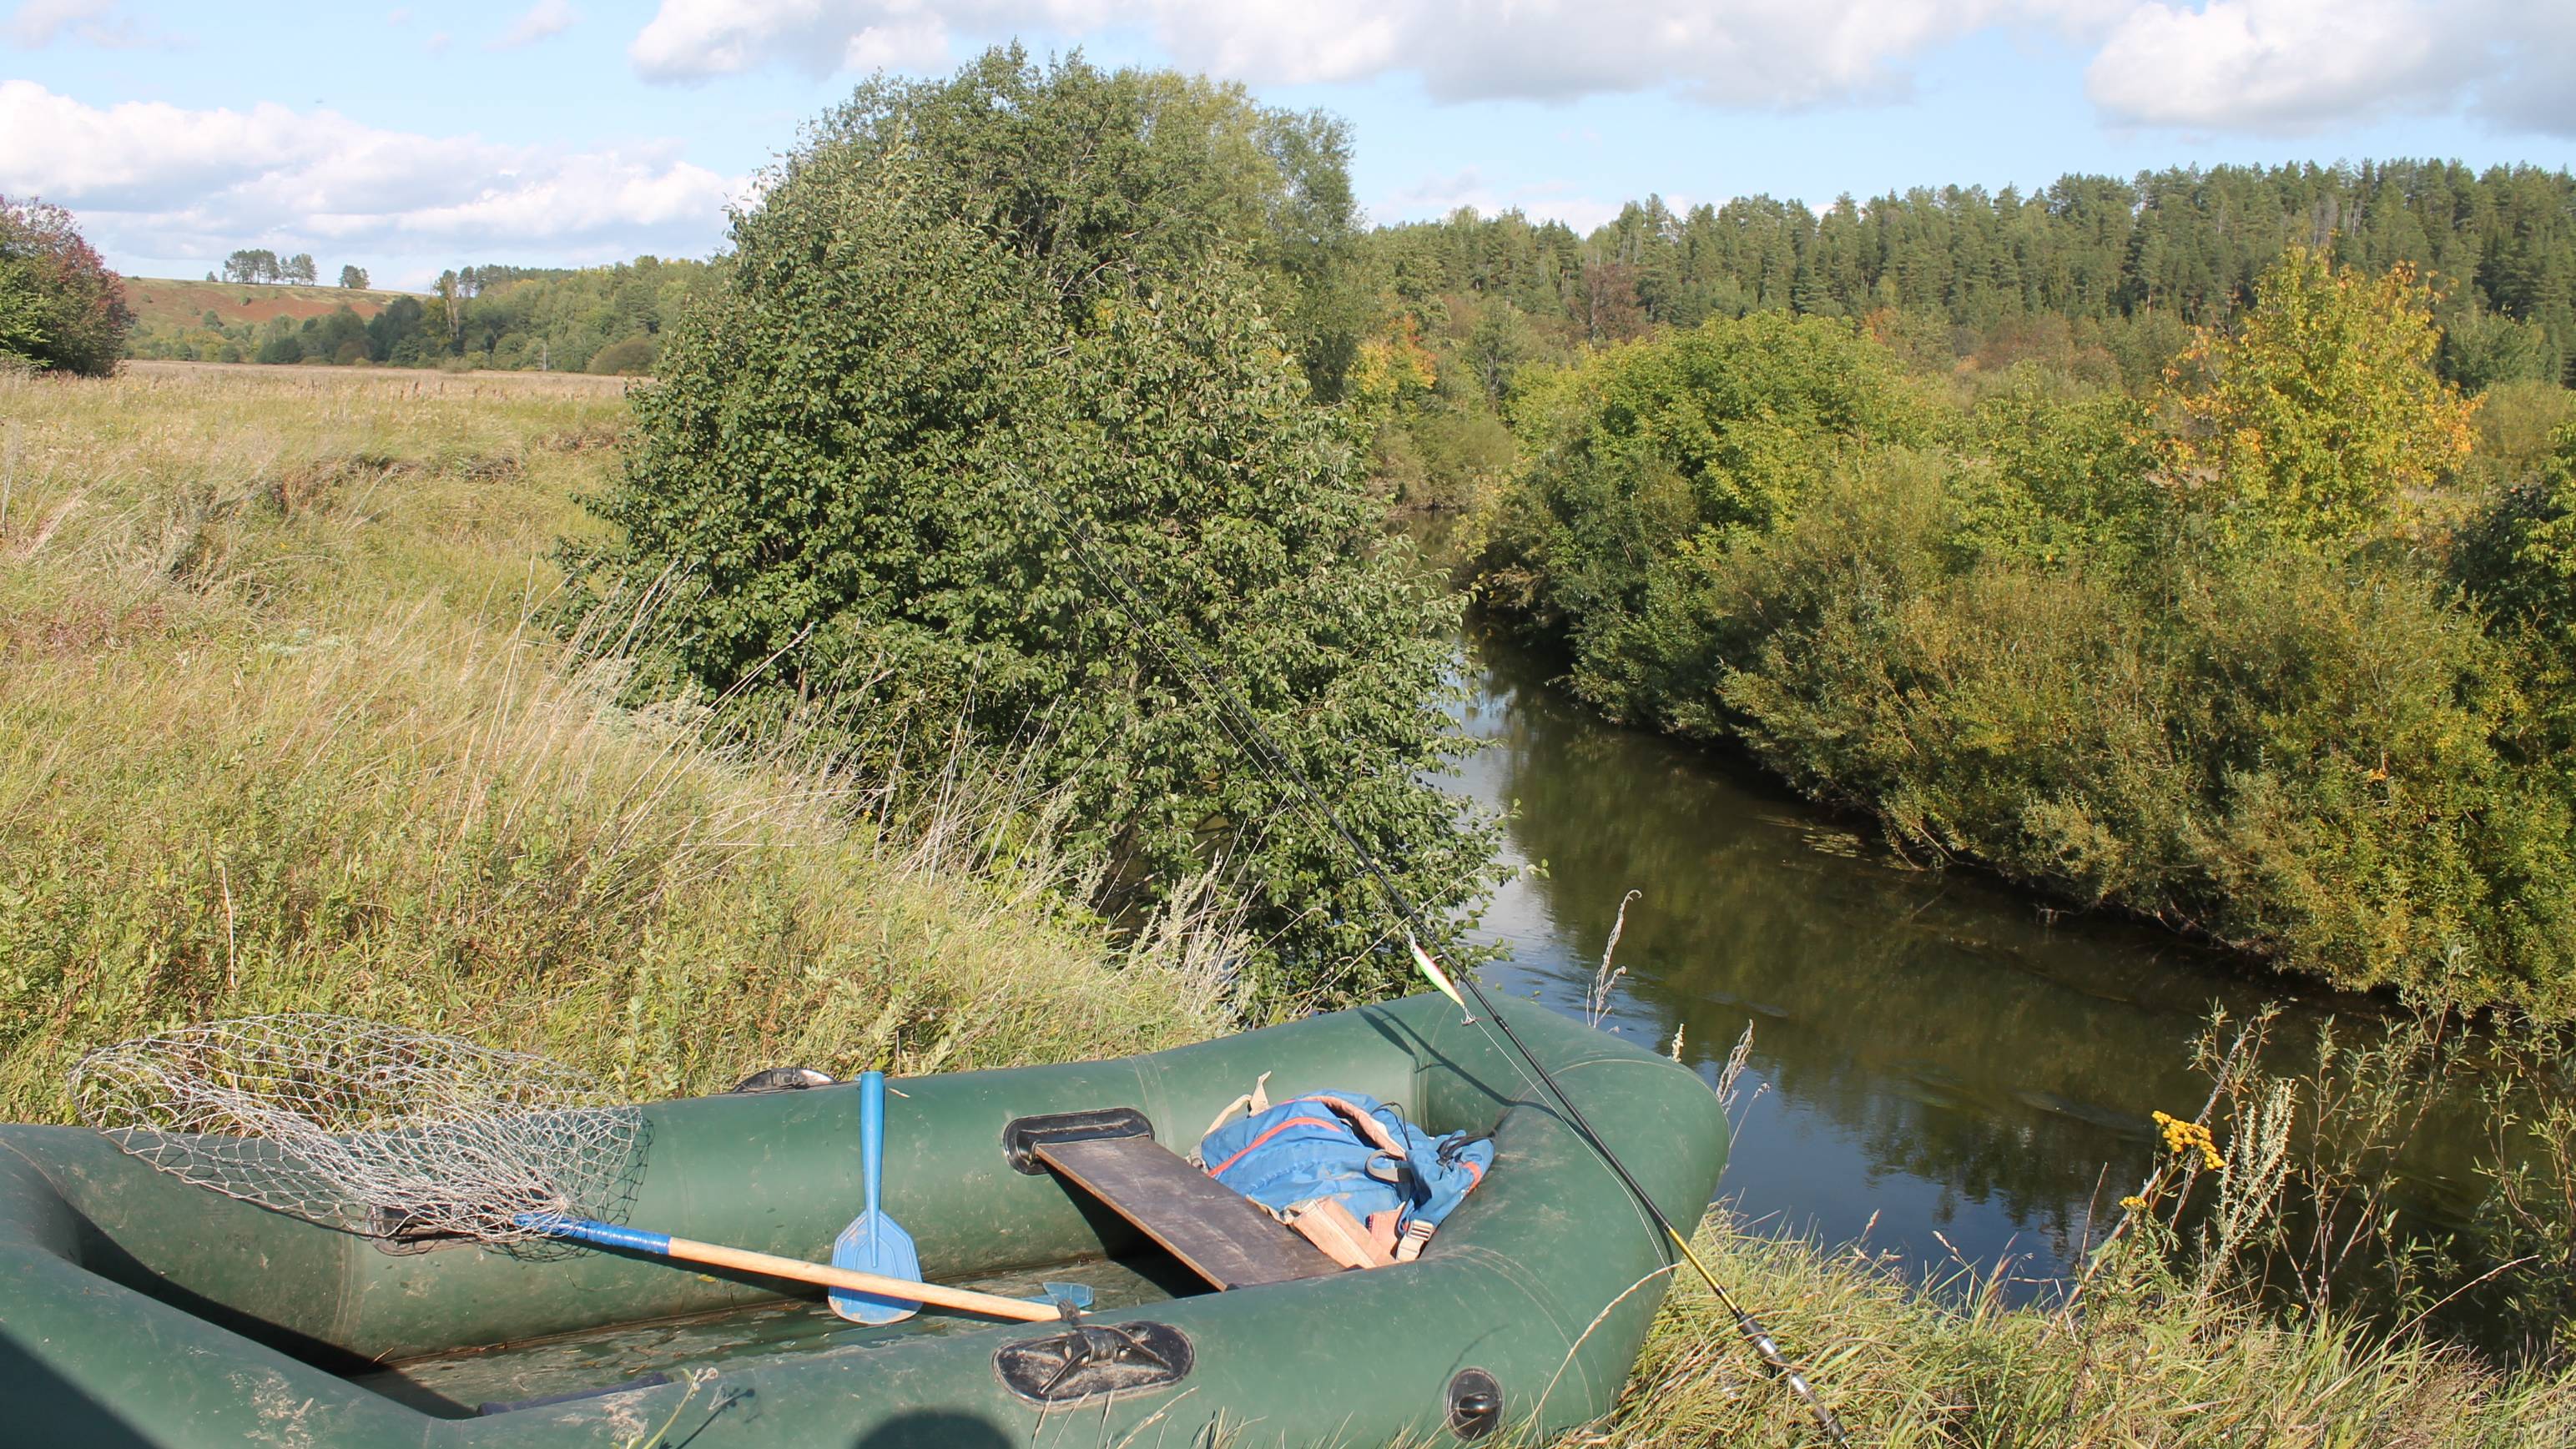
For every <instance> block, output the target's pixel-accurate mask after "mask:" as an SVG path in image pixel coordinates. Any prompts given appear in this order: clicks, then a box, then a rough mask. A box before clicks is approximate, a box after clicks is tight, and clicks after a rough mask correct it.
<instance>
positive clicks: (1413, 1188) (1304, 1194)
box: [1198, 1088, 1494, 1243]
mask: <svg viewBox="0 0 2576 1449" xmlns="http://www.w3.org/2000/svg"><path fill="white" fill-rule="evenodd" d="M1257 1093H1258V1089H1257V1088H1256V1095H1252V1096H1248V1097H1245V1098H1243V1099H1241V1100H1240V1101H1239V1102H1238V1103H1237V1104H1236V1105H1237V1106H1238V1107H1241V1108H1244V1109H1247V1111H1248V1113H1249V1115H1246V1116H1242V1117H1236V1116H1235V1115H1234V1109H1233V1108H1229V1109H1228V1110H1227V1112H1226V1114H1225V1117H1224V1118H1221V1119H1220V1120H1219V1122H1218V1125H1216V1126H1215V1127H1213V1128H1212V1129H1210V1130H1209V1132H1208V1134H1207V1136H1206V1137H1205V1138H1203V1139H1201V1140H1200V1142H1199V1152H1198V1160H1199V1162H1200V1163H1201V1164H1202V1165H1203V1166H1205V1167H1206V1168H1207V1172H1208V1176H1210V1177H1213V1178H1215V1179H1216V1180H1217V1181H1219V1182H1221V1183H1224V1184H1225V1185H1226V1186H1228V1187H1230V1188H1233V1189H1234V1190H1235V1191H1236V1192H1239V1193H1241V1194H1243V1195H1244V1196H1245V1197H1248V1198H1250V1199H1252V1200H1253V1201H1254V1202H1257V1203H1259V1204H1261V1205H1262V1206H1263V1207H1265V1208H1268V1209H1269V1210H1270V1211H1271V1212H1272V1213H1274V1214H1285V1213H1287V1212H1288V1211H1289V1210H1290V1209H1291V1208H1296V1207H1301V1206H1303V1205H1304V1204H1307V1203H1310V1202H1313V1201H1314V1200H1316V1199H1317V1198H1334V1199H1337V1200H1339V1201H1340V1202H1341V1204H1342V1206H1343V1207H1345V1208H1348V1209H1349V1210H1350V1213H1351V1216H1353V1217H1355V1218H1358V1219H1359V1220H1361V1221H1362V1222H1367V1221H1368V1220H1369V1219H1371V1218H1374V1217H1376V1216H1377V1215H1378V1214H1380V1213H1386V1212H1392V1213H1395V1214H1396V1215H1397V1217H1396V1227H1397V1229H1398V1230H1399V1231H1401V1230H1403V1229H1408V1228H1415V1225H1416V1224H1420V1225H1421V1226H1420V1227H1419V1228H1416V1229H1415V1234H1416V1239H1417V1243H1418V1240H1419V1238H1420V1237H1421V1236H1427V1235H1428V1234H1429V1232H1430V1230H1431V1229H1432V1228H1435V1227H1437V1226H1439V1224H1440V1220H1441V1219H1443V1218H1445V1217H1447V1216H1449V1211H1450V1209H1452V1208H1455V1207H1456V1206H1457V1205H1458V1202H1459V1200H1460V1199H1461V1198H1464V1197H1465V1196H1466V1195H1467V1194H1468V1193H1469V1192H1470V1191H1471V1190H1473V1189H1474V1187H1475V1186H1476V1184H1477V1183H1479V1182H1481V1181H1483V1180H1484V1176H1485V1169H1487V1168H1489V1167H1491V1166H1493V1163H1494V1144H1493V1142H1492V1141H1491V1140H1490V1139H1487V1138H1483V1137H1470V1136H1469V1135H1468V1134H1466V1133H1464V1132H1452V1133H1450V1134H1449V1135H1448V1136H1446V1137H1437V1138H1435V1137H1433V1136H1432V1135H1431V1134H1430V1133H1428V1132H1425V1131H1423V1130H1422V1129H1421V1128H1419V1127H1416V1126H1414V1125H1413V1124H1412V1123H1410V1122H1407V1121H1405V1120H1404V1117H1403V1116H1402V1114H1400V1113H1398V1112H1397V1111H1396V1110H1395V1109H1394V1108H1393V1107H1390V1106H1388V1105H1386V1104H1385V1103H1384V1102H1381V1101H1379V1100H1378V1099H1377V1098H1375V1097H1372V1096H1370V1095H1368V1094H1367V1093H1365V1092H1309V1093H1307V1094H1306V1095H1304V1096H1301V1097H1291V1098H1289V1099H1288V1100H1287V1101H1284V1102H1280V1103H1278V1104H1276V1105H1266V1104H1265V1101H1264V1099H1263V1098H1262V1097H1261V1096H1260V1095H1258V1094H1257Z"/></svg>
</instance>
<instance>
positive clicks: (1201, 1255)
mask: <svg viewBox="0 0 2576 1449" xmlns="http://www.w3.org/2000/svg"><path fill="white" fill-rule="evenodd" d="M1027 1150H1028V1153H1029V1155H1030V1156H1032V1157H1034V1158H1036V1159H1037V1160H1038V1161H1039V1162H1042V1163H1044V1164H1046V1166H1047V1167H1048V1168H1050V1169H1052V1170H1053V1171H1054V1172H1055V1174H1056V1175H1057V1176H1058V1177H1061V1178H1062V1179H1063V1180H1064V1181H1066V1182H1068V1183H1071V1184H1072V1185H1073V1186H1075V1187H1078V1188H1080V1189H1081V1190H1082V1191H1084V1192H1087V1193H1089V1194H1090V1195H1091V1196H1093V1197H1095V1198H1097V1199H1099V1200H1100V1202H1101V1204H1102V1205H1103V1206H1105V1207H1107V1208H1108V1209H1109V1210H1110V1211H1112V1212H1114V1213H1116V1214H1118V1215H1119V1216H1120V1217H1122V1218H1125V1219H1126V1220H1127V1221H1129V1222H1131V1223H1133V1224H1135V1225H1136V1227H1137V1228H1138V1229H1139V1230H1141V1231H1142V1232H1143V1233H1144V1234H1145V1236H1147V1237H1149V1238H1151V1239H1153V1240H1154V1241H1155V1242H1157V1243H1159V1244H1161V1245H1162V1246H1163V1247H1164V1249H1165V1250H1167V1251H1169V1252H1170V1253H1171V1255H1172V1256H1173V1257H1175V1258H1178V1259H1180V1260H1181V1261H1182V1262H1183V1263H1186V1264H1188V1265H1189V1267H1190V1270H1191V1271H1192V1272H1195V1273H1197V1274H1198V1275H1199V1276H1200V1277H1202V1278H1205V1279H1206V1280H1208V1281H1209V1282H1210V1283H1213V1284H1215V1285H1216V1286H1217V1287H1219V1288H1250V1287H1254V1286H1257V1285H1259V1284H1263V1283H1286V1282H1289V1281H1292V1280H1294V1279H1298V1278H1319V1277H1322V1276H1323V1275H1324V1274H1327V1273H1338V1272H1340V1271H1341V1270H1342V1265H1341V1264H1339V1263H1336V1262H1334V1261H1333V1260H1332V1259H1330V1258H1328V1257H1326V1256H1324V1254H1323V1253H1321V1252H1320V1251H1318V1250H1317V1249H1316V1247H1315V1245H1314V1244H1312V1243H1309V1242H1307V1241H1306V1240H1305V1239H1304V1238H1303V1237H1300V1236H1299V1235H1298V1234H1297V1233H1296V1232H1294V1231H1292V1230H1291V1229H1289V1228H1288V1227H1286V1226H1284V1225H1283V1224H1281V1223H1280V1222H1279V1220H1278V1219H1276V1218H1274V1217H1272V1216H1270V1214H1268V1213H1267V1212H1264V1211H1262V1209H1261V1208H1260V1207H1259V1206H1258V1205H1256V1204H1255V1203H1253V1201H1252V1200H1251V1199H1250V1198H1247V1197H1244V1196H1242V1195H1241V1194H1239V1193H1237V1192H1235V1191H1234V1190H1233V1189H1232V1188H1229V1187H1227V1186H1225V1185H1224V1184H1223V1183H1220V1182H1218V1181H1217V1180H1216V1179H1215V1178H1212V1177H1210V1176H1208V1175H1207V1174H1206V1173H1204V1172H1201V1171H1200V1170H1199V1169H1197V1168H1195V1167H1192V1166H1191V1165H1190V1164H1189V1163H1188V1162H1187V1161H1185V1160H1184V1159H1182V1158H1181V1157H1179V1156H1178V1155H1176V1154H1174V1153H1173V1151H1172V1150H1171V1149H1170V1148H1168V1147H1165V1146H1164V1145H1163V1144H1161V1143H1159V1142H1157V1141H1155V1140H1154V1139H1153V1138H1151V1137H1146V1136H1142V1135H1130V1136H1117V1137H1088V1138H1079V1139H1073V1140H1056V1141H1045V1140H1040V1141H1032V1142H1030V1143H1029V1144H1028V1147H1027Z"/></svg>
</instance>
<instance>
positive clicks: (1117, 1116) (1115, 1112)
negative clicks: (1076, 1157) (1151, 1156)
mask: <svg viewBox="0 0 2576 1449" xmlns="http://www.w3.org/2000/svg"><path fill="white" fill-rule="evenodd" d="M1153 1135H1154V1124H1153V1123H1152V1122H1151V1121H1149V1120H1147V1118H1146V1116H1145V1114H1144V1113H1142V1112H1139V1111H1137V1110H1136V1109H1135V1108H1133V1107H1094V1108H1092V1109H1090V1110H1089V1111H1086V1112H1050V1113H1048V1114H1047V1115H1045V1116H1043V1117H1014V1118H1012V1119H1011V1122H1010V1125H1009V1126H1007V1127H1004V1128H1003V1129H1002V1154H1003V1155H1004V1156H1006V1157H1008V1158H1010V1160H1011V1166H1012V1168H1013V1169H1015V1170H1016V1171H1019V1172H1023V1173H1026V1174H1027V1175H1029V1176H1031V1177H1036V1176H1038V1175H1040V1174H1042V1173H1044V1172H1045V1171H1046V1164H1045V1163H1042V1162H1040V1161H1038V1160H1037V1157H1036V1155H1035V1154H1036V1148H1037V1145H1038V1144H1039V1143H1041V1142H1088V1141H1090V1140H1092V1139H1093V1138H1096V1137H1151V1136H1153Z"/></svg>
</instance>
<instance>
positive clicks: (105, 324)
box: [0, 196, 134, 377]
mask: <svg viewBox="0 0 2576 1449" xmlns="http://www.w3.org/2000/svg"><path fill="white" fill-rule="evenodd" d="M133 326H134V314H133V312H132V311H131V310H129V309H128V308H127V307H126V304H125V282H124V280H123V279H122V278H120V277H118V276H117V274H116V273H114V272H112V271H110V270H108V268H107V264H106V263H105V262H103V261H101V260H99V255H98V253H97V252H96V251H94V250H92V249H91V247H90V245H89V243H88V242H86V241H83V240H82V239H81V234H80V231H79V229H78V228H77V227H76V226H74V225H73V223H72V214H71V213H70V212H68V211H65V210H63V209H62V208H61V207H59V206H54V205H51V204H48V203H46V202H42V201H12V200H10V199H9V198H8V197H5V196H0V363H7V362H13V361H14V362H16V363H17V364H18V365H20V366H26V367H35V368H40V369H58V370H60V371H64V372H77V373H82V374H85V375H88V376H91V377H104V376H106V375H107V374H108V373H111V372H113V371H115V370H116V359H117V358H118V357H119V356H120V355H122V353H123V351H124V348H125V334H126V333H127V332H128V331H129V330H131V329H132V328H133Z"/></svg>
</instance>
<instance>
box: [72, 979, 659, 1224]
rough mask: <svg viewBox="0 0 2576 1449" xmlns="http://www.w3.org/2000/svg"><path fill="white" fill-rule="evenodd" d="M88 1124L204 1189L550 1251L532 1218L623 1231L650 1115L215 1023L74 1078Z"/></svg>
mask: <svg viewBox="0 0 2576 1449" xmlns="http://www.w3.org/2000/svg"><path fill="white" fill-rule="evenodd" d="M70 1087H71V1094H72V1100H73V1102H74V1104H75V1105H76V1107H77V1110H78V1111H79V1113H80V1118H81V1120H82V1121H83V1122H85V1123H87V1124H88V1125H90V1126H91V1127H94V1128H96V1129H98V1131H100V1132H101V1133H103V1134H105V1135H106V1136H107V1137H108V1138H109V1139H110V1140H112V1141H114V1142H115V1143H116V1144H117V1145H118V1146H119V1147H121V1148H123V1149H125V1150H126V1151H127V1152H130V1153H132V1154H133V1155H135V1156H136V1157H139V1158H141V1159H143V1160H144V1161H145V1162H148V1163H150V1164H152V1165H153V1166H154V1167H157V1168H159V1169H160V1170H162V1171H163V1172H167V1173H169V1174H171V1175H172V1176H175V1177H178V1178H182V1179H184V1180H186V1181H188V1182H192V1183H195V1184H196V1185H197V1186H199V1187H203V1188H208V1189H211V1190H212V1191H215V1192H219V1193H222V1194H224V1195H225V1196H227V1197H236V1198H240V1199H242V1200H243V1201H245V1202H253V1203H257V1204H259V1205H260V1206H262V1207H265V1208H272V1209H274V1210H276V1211H278V1212H282V1213H290V1214H293V1215H294V1216H296V1217H299V1218H304V1219H307V1220H309V1221H312V1222H317V1223H325V1224H328V1225H330V1226H333V1227H338V1228H343V1229H346V1230H347V1231H350V1232H354V1233H362V1234H366V1235H368V1236H372V1237H414V1236H422V1235H431V1234H460V1235H463V1236H467V1237H472V1238H478V1239H481V1240H483V1241H486V1242H522V1241H528V1240H531V1239H535V1238H538V1237H540V1236H542V1235H541V1234H538V1233H535V1232H532V1231H530V1230H529V1229H527V1228H525V1227H523V1226H521V1224H520V1223H519V1221H518V1216H519V1214H522V1213H560V1214H564V1215H567V1216H572V1217H592V1218H613V1217H615V1216H617V1215H618V1210H619V1209H620V1208H621V1207H622V1206H623V1203H624V1200H625V1198H626V1197H627V1196H628V1195H629V1194H630V1193H631V1191H632V1188H633V1180H634V1175H635V1173H636V1170H637V1168H638V1165H639V1164H638V1155H639V1150H640V1147H641V1140H642V1125H643V1124H642V1116H641V1114H640V1113H639V1112H638V1111H637V1110H636V1109H635V1108H634V1107H633V1106H632V1105H630V1104H624V1103H618V1102H615V1101H612V1100H609V1099H608V1097H607V1096H606V1095H605V1094H604V1093H602V1092H601V1091H600V1090H599V1089H598V1087H597V1086H596V1085H595V1084H594V1083H593V1082H592V1081H591V1079H590V1078H588V1077H586V1076H583V1075H582V1074H580V1073H578V1072H575V1071H574V1070H572V1069H571V1068H569V1067H566V1066H563V1065H561V1064H560V1063H557V1062H552V1061H549V1060H547V1059H546V1058H544V1057H539V1056H530V1055H527V1054H525V1053H521V1052H505V1051H494V1050H492V1049H490V1048H488V1047H482V1046H478V1045H476V1044H475V1043H473V1042H469V1041H464V1040H461V1039H459V1038H456V1037H449V1036H434V1035H430V1034H427V1033H423V1032H416V1031H409V1030H406V1029H404V1028H401V1027H394V1026H385V1025H382V1024H380V1023H376V1022H368V1021H360V1020H356V1019H354V1018H350V1017H345V1016H322V1015H312V1014H304V1013H295V1014H287V1015H278V1016H254V1017H245V1018H242V1019H239V1020H235V1021H217V1022H208V1023H206V1024H204V1025H202V1026H192V1027H187V1028H183V1029H181V1030H178V1031H171V1032H164V1033H161V1034H159V1035H155V1036H147V1037H139V1038H137V1039H135V1040H133V1041H128V1042H121V1043H119V1044H117V1045H115V1046H111V1047H104V1048H101V1049H100V1050H98V1051H95V1052H92V1053H90V1054H89V1055H88V1056H86V1057H84V1058H82V1059H81V1062H80V1065H78V1066H77V1067H75V1068H74V1069H73V1070H72V1076H71V1082H70Z"/></svg>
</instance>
